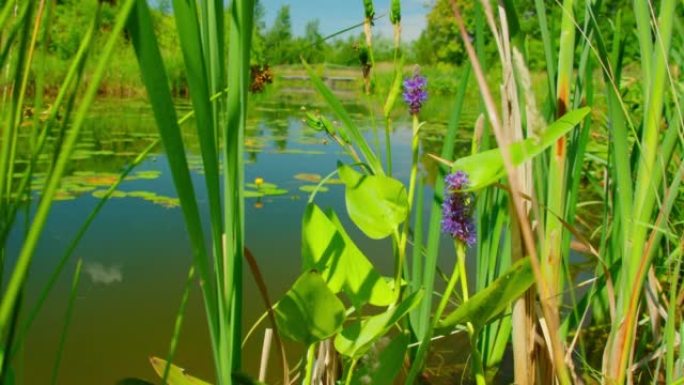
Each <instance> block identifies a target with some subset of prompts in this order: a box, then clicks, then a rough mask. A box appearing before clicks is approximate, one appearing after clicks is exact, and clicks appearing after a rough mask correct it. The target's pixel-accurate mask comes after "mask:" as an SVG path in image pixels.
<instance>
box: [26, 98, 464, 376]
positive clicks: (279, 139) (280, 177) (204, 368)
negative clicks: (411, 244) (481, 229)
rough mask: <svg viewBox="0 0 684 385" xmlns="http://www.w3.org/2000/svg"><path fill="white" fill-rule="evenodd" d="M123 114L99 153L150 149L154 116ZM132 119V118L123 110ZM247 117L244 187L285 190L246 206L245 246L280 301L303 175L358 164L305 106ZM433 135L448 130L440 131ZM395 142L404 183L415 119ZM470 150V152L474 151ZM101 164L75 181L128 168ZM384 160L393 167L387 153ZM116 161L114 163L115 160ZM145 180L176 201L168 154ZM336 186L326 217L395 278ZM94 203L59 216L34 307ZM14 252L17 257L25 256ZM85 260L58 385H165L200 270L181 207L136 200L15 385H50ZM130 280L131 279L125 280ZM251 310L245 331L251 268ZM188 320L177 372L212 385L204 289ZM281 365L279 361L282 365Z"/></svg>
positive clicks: (95, 229) (401, 127)
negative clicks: (155, 363)
mask: <svg viewBox="0 0 684 385" xmlns="http://www.w3.org/2000/svg"><path fill="white" fill-rule="evenodd" d="M122 108H124V107H123V106H122ZM310 110H314V109H313V108H310ZM114 111H116V112H117V114H115V113H114V112H113V111H110V110H104V111H100V112H98V113H97V114H98V115H97V116H98V119H97V120H95V121H92V122H91V123H92V124H97V126H95V130H94V131H93V132H92V133H91V134H90V136H88V135H86V136H87V137H88V138H90V139H92V140H91V142H92V143H94V144H93V145H92V146H94V149H95V150H102V149H103V148H107V149H112V150H113V151H117V150H121V151H125V152H127V153H129V154H132V153H135V152H136V151H138V152H139V151H141V150H142V148H144V147H145V146H146V145H147V144H148V143H149V138H151V137H154V133H155V131H156V129H155V127H154V125H153V121H152V118H151V116H150V115H148V114H149V112H142V111H146V110H134V112H133V113H131V112H129V113H128V114H124V115H123V118H121V119H119V115H120V114H121V109H120V108H118V106H117V108H116V109H114ZM124 111H127V110H125V108H124ZM365 113H366V112H365V110H364V109H363V107H358V106H357V107H356V108H355V115H354V116H355V118H357V119H358V118H360V117H362V116H363V115H362V114H365ZM100 115H102V116H100ZM250 116H251V117H252V119H253V120H252V121H250V125H249V128H248V132H247V135H246V136H247V138H246V142H247V149H246V152H245V158H246V159H247V161H248V162H247V164H246V166H245V179H246V181H247V182H252V181H253V180H254V179H255V178H256V177H261V178H263V179H264V180H265V181H266V182H269V183H274V184H276V185H277V186H278V187H279V188H283V189H286V190H288V194H286V195H281V196H266V197H262V198H261V199H260V200H256V199H248V200H247V202H246V209H245V216H246V223H245V226H246V234H247V235H246V237H247V238H246V244H247V247H249V248H250V250H251V251H252V252H253V254H254V255H255V257H256V259H257V262H258V263H259V267H260V269H261V273H262V275H263V276H264V279H265V280H266V283H267V284H268V286H269V294H270V296H271V300H273V301H275V300H276V299H277V298H279V297H280V296H281V295H282V294H283V293H284V291H285V290H287V288H288V287H289V286H290V285H291V284H292V282H294V280H295V279H296V277H297V276H298V274H299V269H300V262H299V261H300V240H301V234H300V227H301V216H302V213H303V211H304V207H305V205H306V201H307V199H308V193H306V192H303V191H301V190H300V187H302V186H305V185H311V184H312V182H311V181H306V180H301V178H295V176H297V175H298V174H302V173H306V174H318V175H320V176H325V175H327V174H328V173H330V172H331V171H333V170H335V168H336V165H337V161H338V160H342V161H345V162H350V160H349V158H348V157H347V156H346V155H345V154H343V153H342V152H341V150H340V148H339V147H338V146H337V145H336V144H334V143H327V141H326V138H325V137H324V135H323V134H321V133H318V132H315V131H313V130H311V129H309V128H308V127H305V126H304V125H303V123H302V121H301V118H302V116H303V113H302V112H301V111H300V109H299V106H298V105H297V106H294V107H291V108H290V109H289V110H283V109H280V108H277V106H275V107H273V106H266V107H260V108H257V109H255V111H254V113H253V114H252V115H250ZM380 123H381V122H378V124H379V126H378V138H380V141H379V142H375V139H374V138H375V136H374V135H373V132H372V131H371V130H367V131H366V132H365V134H366V136H367V138H368V139H369V143H370V144H371V146H373V147H375V146H376V145H378V146H379V148H382V149H384V143H382V138H383V137H384V132H383V130H384V127H383V126H382V125H380ZM100 126H101V129H100V130H98V129H97V127H100ZM435 127H436V128H437V131H439V129H441V127H442V126H438V125H435ZM91 128H92V127H91ZM436 135H437V134H435V133H434V132H433V133H430V134H429V136H430V138H427V137H426V139H425V140H424V142H423V144H422V145H423V147H424V148H425V147H429V148H431V149H432V148H435V146H437V148H439V146H441V142H440V140H439V136H438V135H437V136H436ZM184 136H185V140H186V142H187V143H188V147H189V148H190V150H189V152H190V156H189V158H190V163H191V168H193V174H192V176H193V182H194V184H195V190H196V192H197V197H198V200H199V203H200V210H202V214H203V219H204V223H203V225H204V229H205V233H206V234H207V240H208V234H209V231H208V230H209V221H208V218H209V216H208V205H207V200H206V192H205V189H204V180H203V177H202V175H201V170H200V169H199V168H198V163H197V155H198V153H197V147H198V146H197V142H196V138H195V137H194V127H185V128H184ZM93 138H94V139H93ZM117 138H118V139H117ZM90 139H89V140H90ZM119 139H120V140H119ZM392 140H393V145H392V148H393V155H394V160H395V163H394V170H395V173H394V175H395V177H397V178H399V179H402V180H406V179H407V178H408V173H409V165H410V148H409V140H410V127H409V123H408V120H405V121H404V120H401V119H400V120H399V122H398V123H396V131H395V132H394V133H393V134H392ZM98 143H99V144H98ZM98 146H100V147H98ZM461 147H462V148H464V149H467V148H469V145H466V144H464V145H462V146H461ZM101 154H102V155H98V156H93V157H91V158H87V159H81V160H79V161H76V162H74V163H73V167H74V168H73V169H72V170H71V171H76V170H80V171H98V172H109V173H112V172H119V171H120V170H121V168H122V167H123V166H124V165H125V164H126V162H128V161H130V159H131V158H130V157H128V158H126V157H123V159H122V158H121V157H116V155H111V154H109V153H106V152H105V153H101ZM381 157H382V158H384V154H383V156H381ZM112 159H116V160H117V161H116V162H113V161H111V160H112ZM424 164H425V162H424ZM145 170H155V171H159V172H160V175H159V177H158V178H157V179H136V180H129V181H126V182H124V183H123V184H122V185H121V187H120V189H121V190H123V191H128V192H130V191H150V192H153V193H155V194H157V195H159V196H168V197H175V196H176V194H175V191H174V187H173V182H172V180H171V176H170V171H169V169H168V165H167V162H166V158H165V157H164V155H160V154H156V155H153V156H150V157H149V158H148V159H147V160H146V161H145V162H144V163H143V164H141V165H140V166H139V167H138V168H137V169H136V171H145ZM429 178H430V177H429ZM327 187H328V188H329V191H328V192H323V193H319V194H318V195H317V197H316V202H317V203H318V204H319V205H320V206H321V207H323V208H333V209H334V210H335V211H336V212H337V213H338V215H339V216H340V218H341V220H342V222H343V224H344V226H345V227H346V229H347V230H348V232H349V235H350V236H351V237H352V238H353V239H354V241H355V242H356V243H357V245H358V246H359V248H360V249H361V250H362V251H363V252H364V253H365V254H366V256H367V257H368V258H369V259H370V260H371V261H372V262H373V263H374V264H376V266H377V268H378V270H379V271H380V272H381V273H382V274H384V275H391V274H392V257H391V247H390V242H389V240H381V241H372V240H369V239H367V238H366V237H364V236H363V235H362V234H361V232H360V231H359V230H357V229H356V228H355V227H354V225H353V224H352V223H351V221H350V220H349V219H348V217H347V215H346V212H345V208H344V187H343V186H341V185H336V184H332V185H328V186H327ZM430 197H431V192H430V190H429V188H428V191H426V194H425V200H426V204H429V203H430ZM96 204H97V199H95V198H94V197H93V196H92V195H91V193H90V192H86V193H83V194H82V195H79V196H78V197H77V198H76V199H74V200H68V201H64V202H60V203H59V204H57V205H56V206H55V207H54V208H53V210H52V213H51V215H50V217H49V220H48V223H47V226H46V229H45V233H44V236H43V238H42V240H41V243H40V245H39V247H38V250H37V255H36V259H35V263H34V265H33V267H32V270H31V275H30V286H29V289H28V291H27V295H26V299H27V301H28V303H30V304H32V303H33V301H34V300H35V298H36V295H37V293H38V290H39V288H40V287H42V285H43V284H44V283H45V282H46V281H47V277H48V275H49V273H50V272H51V271H52V269H53V268H54V267H55V265H56V263H57V260H58V258H59V257H60V256H61V254H62V253H63V250H64V249H65V247H66V246H67V245H68V243H69V242H70V241H71V239H72V237H73V236H74V235H75V234H76V232H77V230H78V228H79V226H80V225H81V224H82V223H83V221H84V220H85V218H86V217H87V215H88V214H89V213H90V211H91V210H92V209H93V208H94V207H95V205H96ZM426 211H429V210H426ZM16 243H17V244H15V245H14V247H18V242H16ZM443 244H444V245H445V249H444V255H445V256H446V257H447V258H449V256H450V255H451V253H450V252H449V251H448V250H449V247H450V246H449V242H443ZM76 258H83V260H84V271H83V272H84V274H85V276H87V277H88V278H89V279H83V280H82V281H81V285H80V287H79V293H78V294H79V295H78V296H77V299H76V303H75V308H74V315H73V321H72V323H71V325H70V330H69V335H68V338H67V342H66V346H65V351H64V357H63V362H62V367H61V369H60V377H59V381H58V383H64V384H74V385H79V384H88V385H90V384H114V383H116V381H117V380H120V379H123V378H126V377H140V378H144V379H147V380H150V381H155V382H156V381H158V379H157V377H156V375H155V374H154V372H153V371H152V369H151V368H150V366H149V361H148V357H149V356H152V355H157V356H165V355H166V353H167V350H168V344H169V341H170V337H171V334H172V331H173V325H174V320H175V316H176V312H177V309H178V306H179V302H180V298H181V294H182V291H183V286H184V282H185V278H186V276H187V271H188V268H189V266H190V264H191V261H192V257H191V251H190V247H189V242H188V238H187V235H186V232H185V224H184V222H183V217H182V213H181V210H180V209H178V208H168V207H165V206H163V205H156V204H154V203H152V202H150V201H146V200H144V199H133V198H130V197H127V198H113V199H112V200H111V201H110V202H108V203H107V204H106V206H105V207H104V209H103V210H102V211H101V213H100V215H99V216H98V217H97V218H96V220H95V221H94V222H93V224H92V226H91V228H90V229H89V231H88V233H87V234H86V236H85V238H84V239H83V241H82V242H81V244H79V246H78V248H77V249H76V251H75V253H74V256H73V257H72V260H71V261H70V263H71V264H70V265H69V266H68V267H67V269H66V270H65V274H64V275H63V277H62V279H61V280H60V281H59V283H58V285H57V287H56V288H55V292H54V293H52V295H51V296H50V297H49V298H48V301H47V303H46V306H45V308H44V310H43V313H42V314H41V316H40V317H39V319H38V320H37V321H36V322H35V324H34V328H33V330H32V334H31V335H30V337H29V340H28V345H27V348H26V349H25V351H24V352H23V354H24V358H25V360H24V367H25V369H26V370H25V371H24V372H23V373H20V374H19V376H18V379H19V381H18V382H17V383H18V384H26V385H29V384H43V383H47V382H48V378H49V377H48V376H49V375H50V373H51V368H52V364H53V362H54V357H55V346H57V341H58V337H59V334H58V330H60V328H61V325H62V322H63V315H64V309H65V306H66V298H67V297H68V292H69V287H70V282H71V278H72V277H71V274H73V270H74V265H75V259H76ZM123 272H125V274H126V279H125V281H124V279H123ZM84 278H85V277H84ZM244 306H245V311H244V330H245V332H246V331H247V330H248V329H249V328H250V327H251V325H252V324H253V323H254V322H255V320H256V319H258V318H259V316H260V315H261V314H262V313H263V312H264V310H265V308H264V305H263V304H262V301H261V298H260V296H259V295H258V291H257V288H256V286H255V285H254V283H253V282H252V277H251V274H250V272H249V270H248V268H247V266H246V265H245V273H244ZM186 311H187V312H186V317H185V321H184V322H185V323H184V327H183V331H182V334H181V338H180V343H179V347H178V353H177V356H176V359H177V362H178V363H179V365H181V366H183V367H185V368H187V369H188V371H189V372H190V373H193V374H195V375H197V376H198V377H200V378H203V379H206V380H208V381H211V380H213V369H212V365H211V356H210V354H211V350H210V347H209V342H208V337H207V332H206V322H205V320H204V309H203V305H202V300H201V296H200V294H199V288H198V287H197V286H196V285H194V286H193V288H192V293H191V297H190V302H189V304H188V307H187V310H186ZM266 325H267V323H265V324H264V325H263V326H266ZM58 326H59V327H58ZM262 336H263V328H261V329H259V330H257V332H256V333H255V334H254V336H253V338H252V339H251V340H250V341H249V342H248V343H247V345H246V347H245V359H244V360H245V362H244V367H245V369H246V371H247V372H250V373H255V372H256V371H257V367H258V363H257V361H258V359H259V355H260V349H261V338H262ZM293 352H296V349H293ZM273 353H274V354H275V350H274V352H273ZM273 357H274V358H273V359H272V360H271V362H277V360H276V359H275V356H273ZM271 366H272V368H271V369H270V372H271V373H272V374H274V375H277V373H278V368H277V365H276V364H274V365H271Z"/></svg>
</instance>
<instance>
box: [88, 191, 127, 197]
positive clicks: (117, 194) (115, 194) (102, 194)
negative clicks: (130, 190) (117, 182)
mask: <svg viewBox="0 0 684 385" xmlns="http://www.w3.org/2000/svg"><path fill="white" fill-rule="evenodd" d="M106 194H107V190H95V191H93V194H92V195H93V197H94V198H98V199H102V198H104V197H105V195H106ZM125 197H126V193H125V192H123V191H119V190H114V191H113V192H112V195H110V198H125Z"/></svg>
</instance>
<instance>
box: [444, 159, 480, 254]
mask: <svg viewBox="0 0 684 385" xmlns="http://www.w3.org/2000/svg"><path fill="white" fill-rule="evenodd" d="M444 182H445V188H444V190H445V191H444V196H445V198H444V202H443V203H442V231H443V232H444V233H446V234H449V235H450V236H451V237H453V238H454V239H455V240H458V241H461V242H463V243H464V244H466V245H468V246H472V245H473V244H475V239H476V228H475V221H474V220H473V212H474V210H475V204H474V202H475V199H474V197H473V194H472V193H469V192H464V191H462V190H464V189H466V188H467V187H468V184H469V181H468V175H467V174H466V173H464V172H463V171H456V172H455V173H453V174H449V175H447V176H446V178H444Z"/></svg>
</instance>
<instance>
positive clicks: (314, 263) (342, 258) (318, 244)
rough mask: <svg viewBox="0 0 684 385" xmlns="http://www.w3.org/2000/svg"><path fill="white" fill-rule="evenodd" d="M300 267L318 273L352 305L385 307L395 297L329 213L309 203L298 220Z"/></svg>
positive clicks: (332, 213) (333, 214)
mask: <svg viewBox="0 0 684 385" xmlns="http://www.w3.org/2000/svg"><path fill="white" fill-rule="evenodd" d="M302 222H303V225H302V264H303V267H304V269H315V270H317V271H320V272H321V275H322V276H323V279H325V281H326V282H327V283H328V286H329V287H330V289H331V290H332V291H334V292H336V293H337V292H339V291H344V292H345V294H347V296H348V297H349V299H350V300H351V301H352V303H354V305H355V306H360V305H362V304H365V303H370V304H372V305H376V306H386V305H389V304H390V303H392V301H393V299H394V297H395V295H394V292H393V291H392V289H391V288H390V286H389V284H388V283H387V281H385V279H383V277H382V276H381V275H380V274H379V273H378V272H377V271H376V270H375V269H374V268H373V265H372V264H371V263H370V261H368V258H366V256H365V255H363V253H362V252H361V250H359V248H358V247H357V246H356V245H355V244H354V242H353V241H352V240H351V238H349V235H347V233H346V232H345V231H344V228H343V227H342V225H341V224H340V221H339V219H338V218H337V216H336V215H335V213H334V212H333V211H329V212H327V213H324V212H323V211H322V210H321V209H320V208H319V207H318V206H316V205H315V204H313V203H311V204H309V205H308V206H307V208H306V210H305V212H304V218H303V220H302Z"/></svg>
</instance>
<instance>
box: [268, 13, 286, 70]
mask: <svg viewBox="0 0 684 385" xmlns="http://www.w3.org/2000/svg"><path fill="white" fill-rule="evenodd" d="M265 43H266V44H265V46H266V55H265V56H266V59H267V61H268V62H269V63H271V64H284V63H290V62H292V56H293V55H292V21H291V19H290V6H289V5H283V6H282V7H280V9H279V10H278V14H277V15H276V18H275V20H274V21H273V25H272V26H271V29H270V30H269V31H268V33H267V34H266V39H265Z"/></svg>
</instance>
